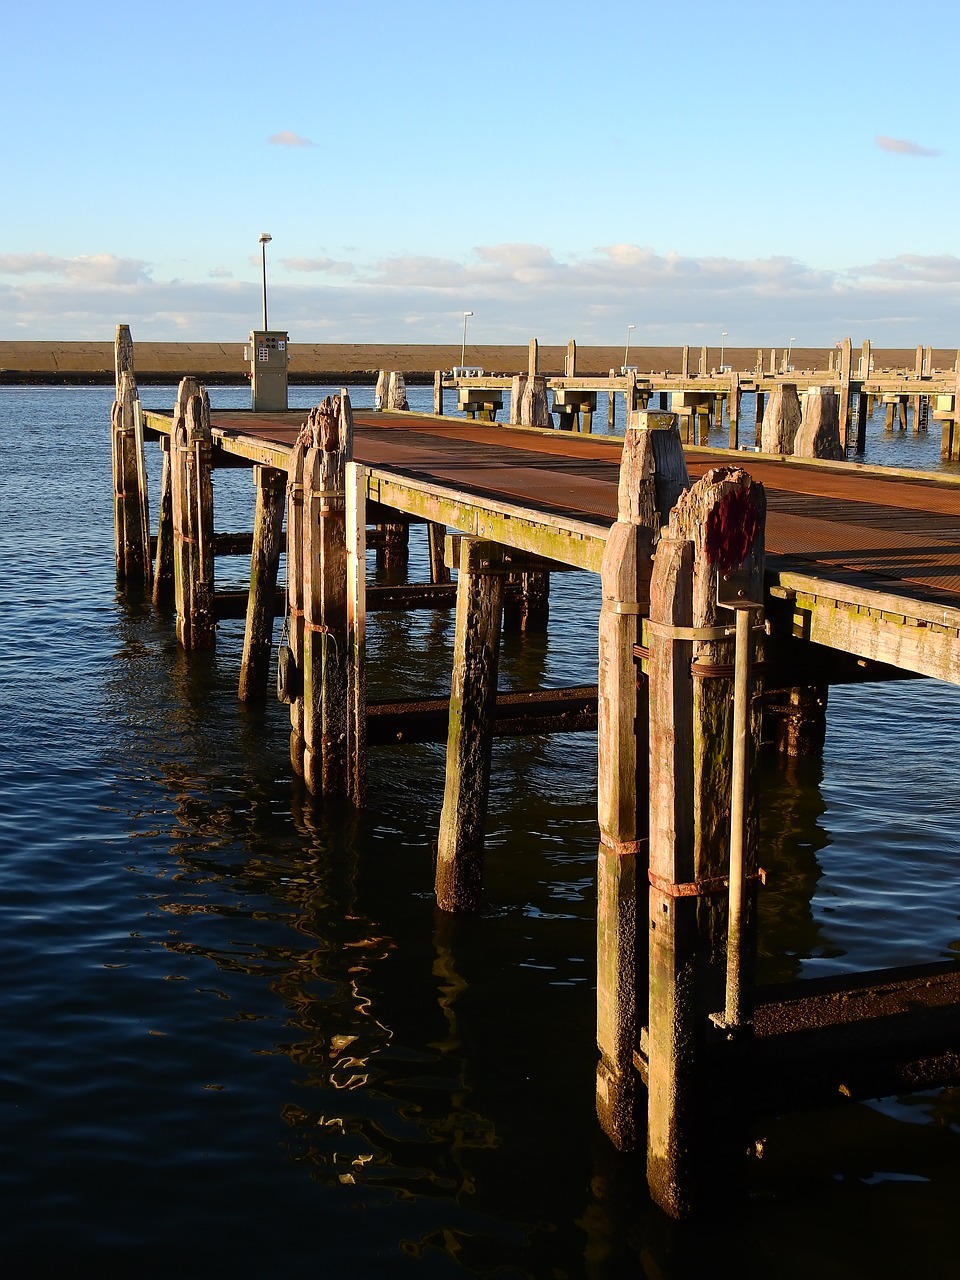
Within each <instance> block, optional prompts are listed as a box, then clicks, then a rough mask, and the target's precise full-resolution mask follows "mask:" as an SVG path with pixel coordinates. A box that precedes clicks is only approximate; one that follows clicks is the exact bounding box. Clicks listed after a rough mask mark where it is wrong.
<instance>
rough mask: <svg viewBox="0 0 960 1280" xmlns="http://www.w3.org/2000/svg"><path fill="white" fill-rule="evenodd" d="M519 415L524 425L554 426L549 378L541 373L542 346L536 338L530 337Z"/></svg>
mask: <svg viewBox="0 0 960 1280" xmlns="http://www.w3.org/2000/svg"><path fill="white" fill-rule="evenodd" d="M518 416H519V422H520V425H521V426H524V427H552V426H553V420H552V418H551V417H550V406H549V404H548V403H547V380H546V378H544V377H542V376H541V374H540V347H539V344H538V343H537V340H536V338H531V339H530V354H529V363H528V369H527V378H526V382H525V383H524V386H523V388H522V391H521V396H520V412H519V415H518Z"/></svg>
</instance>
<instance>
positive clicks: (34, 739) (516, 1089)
mask: <svg viewBox="0 0 960 1280" xmlns="http://www.w3.org/2000/svg"><path fill="white" fill-rule="evenodd" d="M324 393H325V391H324V390H323V389H320V388H312V389H311V388H296V389H294V391H293V392H292V397H293V396H295V397H296V401H297V403H300V404H303V405H304V406H306V405H310V404H313V403H315V402H316V401H317V400H318V399H319V398H320V397H321V396H322V394H324ZM420 397H422V402H423V403H424V404H428V403H429V397H430V392H429V391H418V390H417V389H413V390H412V391H411V399H412V400H414V402H415V403H417V402H418V398H420ZM111 398H112V395H111V393H110V392H109V391H108V390H106V389H101V388H63V389H60V388H57V389H54V388H38V387H28V388H0V441H2V449H3V467H2V469H0V510H2V522H0V546H2V548H3V553H4V554H3V566H2V576H0V591H2V596H3V618H4V622H5V626H4V628H3V638H2V642H0V643H2V651H3V669H4V680H3V685H2V695H0V696H2V698H3V703H4V715H3V717H2V721H0V743H2V752H3V766H4V767H3V787H2V791H0V797H2V802H0V803H2V807H0V839H2V847H0V966H2V988H0V1005H2V1037H0V1117H2V1124H0V1143H2V1148H0V1154H2V1158H0V1221H2V1229H0V1239H2V1241H3V1244H4V1268H3V1269H4V1274H5V1275H10V1276H34V1275H43V1274H46V1275H50V1274H54V1273H55V1270H54V1269H56V1272H59V1273H61V1274H63V1275H71V1276H73V1275H88V1274H89V1275H98V1276H113V1275H121V1274H123V1275H131V1276H171V1277H172V1276H180V1275H189V1276H194V1275H196V1276H201V1275H202V1276H217V1277H220V1276H224V1277H246V1276H258V1277H261V1276H270V1277H272V1276H283V1277H307V1276H309V1277H315V1276H328V1275H329V1276H356V1277H381V1276H384V1277H393V1276H397V1277H401V1276H403V1277H406V1276H410V1277H424V1278H426V1277H465V1276H491V1277H503V1278H507V1277H510V1278H517V1280H519V1278H521V1277H533V1278H534V1280H539V1278H541V1277H543V1278H551V1280H563V1278H567V1277H569V1278H571V1280H572V1278H574V1277H587V1278H589V1280H599V1278H606V1277H634V1276H649V1277H669V1278H679V1277H683V1278H686V1277H694V1276H696V1277H700V1276H712V1275H716V1274H741V1275H754V1274H756V1275H763V1276H770V1277H781V1276H782V1277H790V1278H792V1277H810V1276H817V1277H826V1278H830V1277H848V1276H874V1277H876V1276H881V1277H882V1276H901V1275H910V1276H923V1277H940V1276H943V1277H947V1276H951V1277H952V1276H955V1275H956V1270H957V1263H956V1249H957V1246H958V1245H960V1222H958V1216H957V1210H956V1205H957V1202H958V1196H960V1092H957V1091H950V1090H947V1091H940V1092H937V1093H934V1094H924V1095H918V1096H913V1097H907V1098H900V1099H888V1100H886V1101H884V1102H882V1103H878V1104H876V1105H871V1106H856V1107H851V1108H849V1109H846V1110H843V1111H837V1112H824V1113H815V1114H812V1115H811V1114H806V1115H804V1116H802V1117H798V1118H794V1117H787V1118H784V1119H781V1120H778V1121H776V1122H775V1123H771V1124H770V1125H769V1126H768V1128H767V1130H766V1139H767V1142H766V1155H765V1158H764V1159H763V1161H761V1162H760V1163H759V1164H758V1165H757V1168H756V1170H755V1174H754V1182H753V1195H752V1196H751V1198H750V1200H749V1201H748V1202H747V1203H746V1204H745V1205H744V1206H743V1207H742V1209H741V1210H739V1211H738V1212H737V1214H736V1215H735V1216H734V1217H733V1218H732V1219H731V1221H730V1223H729V1224H728V1226H727V1228H726V1229H725V1230H724V1231H723V1232H722V1233H720V1232H718V1231H717V1230H716V1228H715V1227H714V1226H711V1227H709V1228H690V1227H685V1228H677V1227H676V1226H675V1225H673V1224H671V1223H669V1222H668V1221H666V1220H665V1219H664V1218H663V1217H662V1216H661V1215H660V1214H659V1213H658V1212H657V1211H656V1210H654V1209H653V1208H652V1207H651V1206H650V1204H649V1201H648V1198H647V1194H646V1186H645V1178H644V1172H643V1167H642V1160H635V1159H628V1158H624V1157H621V1156H619V1155H617V1154H616V1153H615V1152H614V1151H613V1150H612V1149H611V1148H610V1146H609V1145H608V1143H607V1142H606V1139H605V1138H604V1137H603V1135H602V1134H601V1133H600V1132H599V1131H598V1128H597V1125H596V1121H595V1118H594V1110H593V1090H594V1072H595V1065H596V1051H595V1049H594V963H595V944H594V920H595V882H594V862H595V852H596V842H597V829H596V822H595V744H594V743H593V741H592V740H591V737H590V735H588V734H587V735H564V736H557V737H553V738H532V739H524V740H518V741H515V742H501V743H498V744H497V746H496V748H495V752H494V769H493V775H494V778H493V787H492V795H491V804H490V817H489V823H488V832H489V834H488V840H487V877H486V899H485V905H484V908H483V910H482V911H481V912H480V913H479V915H478V916H476V917H475V918H471V919H449V918H444V917H442V916H440V915H439V914H438V913H437V912H436V910H435V908H434V904H433V897H432V874H433V867H432V858H431V842H432V840H433V838H434V836H435V833H436V830H437V824H438V818H439V810H440V804H441V798H442V784H443V749H442V748H440V747H434V746H421V747H406V748H404V749H402V750H398V749H390V748H381V749H377V750H376V751H374V752H372V758H371V765H370V804H369V808H368V809H367V811H366V812H364V813H363V814H361V815H359V816H354V815H351V814H350V813H348V812H345V811H342V810H339V809H333V808H330V809H325V808H324V807H323V806H320V805H317V804H314V803H312V802H311V801H310V800H309V799H308V798H307V797H305V796H304V795H303V793H302V792H301V791H300V789H299V788H298V786H297V785H296V784H295V783H294V782H293V781H292V779H291V776H290V770H289V765H288V761H287V740H288V720H287V711H286V708H284V707H282V706H281V705H280V704H279V703H277V702H275V701H271V702H270V703H269V704H268V705H267V706H266V708H264V709H262V710H257V711H252V710H250V709H246V708H243V707H241V706H240V705H239V704H238V703H237V700H236V696H235V689H236V682H237V675H238V669H239V655H240V640H241V630H240V626H241V624H239V623H237V624H233V623H230V624H225V625H224V626H223V628H222V631H221V635H220V643H219V647H218V649H217V652H216V654H215V655H211V656H202V657H198V658H194V659H192V660H191V661H189V662H188V661H186V660H185V658H184V656H183V655H182V654H181V653H179V652H178V650H177V647H176V644H175V642H174V638H173V633H172V628H171V626H170V622H169V619H162V618H158V617H157V616H155V615H154V613H153V612H152V610H151V609H150V608H149V607H147V606H145V605H143V604H138V603H136V602H126V601H124V600H123V599H121V598H120V597H118V595H117V593H116V590H115V584H114V571H113V547H112V512H111V494H110V463H109V447H108V421H109V405H110V400H111ZM172 398H173V389H172V388H169V389H155V388H148V389H146V390H145V391H144V400H145V402H146V403H148V404H156V405H169V404H170V403H171V402H172ZM213 398H214V402H215V403H220V404H228V403H237V404H242V403H243V392H242V391H239V390H236V389H215V390H214V392H213ZM371 398H372V397H371V392H370V389H369V388H367V389H361V390H358V391H357V392H356V400H357V402H358V403H364V402H366V403H369V402H370V400H371ZM936 446H937V438H936V436H935V434H933V433H931V436H930V437H920V438H915V437H913V436H912V434H909V435H907V436H900V435H899V434H897V435H894V436H885V435H884V433H883V430H882V422H881V421H880V419H879V418H877V419H876V420H875V421H874V422H873V423H872V424H871V434H870V440H869V443H868V450H867V460H868V461H883V462H890V463H896V464H897V465H905V466H921V467H936V466H938V465H939V463H938V460H937V448H936ZM149 465H150V467H151V470H152V472H153V479H154V481H155V480H156V477H157V475H158V472H159V467H158V465H157V459H156V455H155V454H153V453H152V452H151V455H150V458H149ZM216 486H217V503H218V524H219V526H220V528H222V529H230V528H235V529H239V528H249V527H250V522H251V508H252V487H251V485H250V480H249V477H248V476H247V475H245V474H243V473H218V475H217V478H216ZM413 542H414V546H413V551H414V562H413V564H412V567H411V573H412V574H418V573H419V574H420V575H421V576H425V570H424V559H423V555H424V549H423V548H422V547H421V546H420V544H419V542H418V541H417V538H416V535H414V539H413ZM220 568H221V566H218V573H219V572H220ZM222 568H223V573H222V575H221V581H222V582H224V583H229V582H230V581H231V580H235V581H236V582H237V583H239V582H241V581H242V576H243V574H242V565H241V564H239V563H238V564H236V565H235V566H233V567H232V568H231V567H230V562H225V563H224V564H223V565H222ZM373 571H374V570H373V565H372V563H371V572H373ZM596 595H597V592H596V585H595V583H594V582H593V581H592V579H590V578H589V577H587V576H584V575H578V574H570V575H564V576H561V577H558V578H557V579H555V582H554V586H553V598H552V606H553V618H552V623H551V629H550V634H549V636H548V637H547V638H546V640H545V641H544V640H542V639H536V638H531V637H507V638H506V640H505V651H504V655H503V663H502V671H503V674H502V679H503V682H504V684H507V685H510V686H514V687H521V686H530V685H533V684H541V685H549V684H564V683H573V682H579V681H589V680H592V679H594V678H595V662H596V639H595V632H596V615H597V600H596ZM370 630H371V636H370V650H371V693H372V695H373V696H377V695H378V694H383V695H386V694H388V693H393V692H394V691H396V690H397V689H398V687H399V689H400V691H401V692H403V691H406V692H409V693H411V694H413V693H437V694H441V693H444V692H446V685H447V682H448V680H449V656H448V655H449V645H450V640H451V630H452V618H449V617H447V616H442V615H441V616H438V615H433V614H427V613H424V614H421V615H416V616H413V617H412V618H404V617H401V616H399V615H396V616H391V615H379V616H375V617H374V618H373V619H372V620H371V628H370ZM958 743H960V690H958V689H951V688H943V687H942V686H937V685H932V684H928V683H926V682H916V683H909V684H903V685H895V686H892V687H887V688H882V687H873V686H863V687H861V688H858V689H837V690H834V691H832V693H831V706H830V721H829V733H828V739H827V747H826V753H825V757H824V760H823V762H822V765H821V764H820V763H819V762H818V763H816V764H810V763H807V764H805V765H804V766H803V767H794V768H792V769H787V768H785V767H780V766H777V765H770V766H768V767H767V768H766V770H765V774H764V807H765V815H766V816H765V823H764V851H763V861H764V864H765V865H766V866H767V867H768V868H769V869H770V871H771V879H770V886H769V888H768V889H767V890H766V891H765V893H764V896H763V917H762V926H761V927H762V955H763V960H762V963H763V968H764V973H765V975H766V976H767V977H768V978H770V979H775V978H781V977H788V976H792V975H794V974H796V973H805V974H812V973H821V972H828V971H838V970H843V969H854V970H856V969H862V968H867V967H871V966H876V965H883V964H893V963H906V962H911V961H921V960H927V959H932V958H936V957H938V956H943V955H948V954H950V953H951V952H954V951H956V950H957V949H958V948H960V923H958V912H960V792H958V788H957V783H956V772H957V766H956V757H957V746H958Z"/></svg>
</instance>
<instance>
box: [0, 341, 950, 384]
mask: <svg viewBox="0 0 960 1280" xmlns="http://www.w3.org/2000/svg"><path fill="white" fill-rule="evenodd" d="M243 348H244V343H243V342H242V341H240V342H138V343H137V344H136V349H135V356H134V359H135V365H136V374H137V380H138V381H139V382H141V383H144V384H147V383H167V382H176V381H178V380H179V379H180V378H181V377H183V375H184V374H188V373H189V374H194V375H195V376H197V377H199V378H201V379H202V380H204V381H206V382H209V383H237V382H244V381H246V378H247V372H248V365H247V363H246V361H245V360H244V358H243ZM830 350H831V348H829V347H822V348H816V347H809V348H807V347H794V349H793V351H792V353H791V364H792V365H793V366H794V367H795V368H797V369H824V370H826V368H827V367H828V362H829V358H830ZM566 351H567V349H566V346H565V345H564V346H559V345H558V346H552V345H545V346H541V348H540V370H541V372H542V373H545V374H547V375H551V374H553V375H557V374H561V373H563V370H564V358H565V356H566ZM707 354H708V359H707V368H708V369H714V368H717V367H718V366H719V364H720V350H719V347H716V348H714V347H710V348H708V353H707ZM854 354H855V356H856V348H854ZM623 356H624V350H623V347H622V346H619V347H588V346H582V347H581V346H578V348H577V373H579V374H582V375H586V376H604V375H606V374H608V373H609V371H610V370H611V369H616V370H617V372H618V373H619V370H620V366H621V365H622V364H623ZM781 356H782V351H781V350H780V349H778V358H779V357H781ZM769 357H770V352H769V349H764V367H765V368H766V367H768V366H769ZM873 358H874V365H875V367H876V368H877V369H881V368H889V369H912V368H913V367H914V361H915V349H902V350H901V349H895V348H876V349H874V351H873ZM955 358H956V351H955V350H947V349H942V350H941V349H939V348H937V349H935V350H934V352H933V366H934V368H935V369H937V370H943V371H947V370H950V369H952V368H953V365H954V360H955ZM465 359H466V363H467V364H468V365H471V366H478V367H480V368H482V369H483V370H484V371H485V372H486V373H499V374H513V373H525V372H526V370H527V361H528V349H527V347H526V346H511V345H506V344H504V345H490V344H484V345H476V346H474V345H470V346H468V348H467V351H466V356H465ZM689 359H690V368H691V370H696V368H697V366H698V363H699V359H700V347H699V346H694V345H693V344H691V346H690V357H689ZM681 361H682V348H681V347H631V349H630V353H629V362H630V364H631V365H635V366H636V368H637V369H638V370H639V371H640V372H641V373H647V372H656V373H664V372H667V373H679V372H680V368H681ZM756 361H757V348H756V347H732V348H731V347H728V348H726V349H725V350H724V353H723V362H724V364H727V365H730V366H732V368H734V369H739V370H743V371H748V370H749V371H751V372H752V371H753V369H754V368H755V367H756ZM459 363H460V346H459V344H446V345H442V344H437V345H429V344H414V343H405V344H403V343H354V342H343V343H330V342H328V343H313V342H303V343H301V342H291V343H290V368H289V377H290V381H291V382H336V381H343V382H367V381H371V380H372V379H374V378H375V377H376V375H377V372H378V371H379V370H380V369H388V370H389V369H398V370H399V371H400V372H401V373H402V374H403V375H404V377H405V378H406V380H407V381H408V382H411V383H415V382H432V380H433V374H434V371H435V370H436V369H451V368H452V367H453V366H454V365H456V364H459ZM113 376H114V375H113V343H112V342H29V341H0V383H29V382H39V383H76V384H81V383H111V382H113Z"/></svg>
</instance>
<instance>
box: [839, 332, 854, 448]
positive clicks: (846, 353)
mask: <svg viewBox="0 0 960 1280" xmlns="http://www.w3.org/2000/svg"><path fill="white" fill-rule="evenodd" d="M852 366H853V347H852V344H851V342H850V339H849V338H844V340H843V347H842V348H841V352H840V396H839V402H838V406H837V411H838V418H839V424H840V449H841V453H840V457H841V458H843V457H844V455H845V454H846V449H847V436H848V433H849V431H850V380H851V375H852Z"/></svg>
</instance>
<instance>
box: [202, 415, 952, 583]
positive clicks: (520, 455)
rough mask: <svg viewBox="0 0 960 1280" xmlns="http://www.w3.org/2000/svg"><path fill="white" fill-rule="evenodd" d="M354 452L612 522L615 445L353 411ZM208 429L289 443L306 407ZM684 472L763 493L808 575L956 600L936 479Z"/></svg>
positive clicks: (789, 558)
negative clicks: (757, 486)
mask: <svg viewBox="0 0 960 1280" xmlns="http://www.w3.org/2000/svg"><path fill="white" fill-rule="evenodd" d="M354 416H355V423H356V440H355V456H356V458H357V460H358V461H360V462H364V463H367V464H368V465H371V466H378V467H386V468H395V469H396V470H398V471H400V472H402V473H404V474H405V475H407V476H410V477H414V478H420V479H423V480H425V481H430V482H433V483H439V484H444V485H447V486H450V487H453V488H458V489H463V490H466V491H468V492H470V493H471V494H473V495H475V496H477V497H480V498H481V499H482V498H483V497H489V498H492V499H494V500H496V499H500V500H503V501H510V502H514V503H520V504H522V505H528V506H530V507H531V508H534V509H535V510H538V511H540V512H542V513H543V514H544V516H545V517H546V518H548V519H549V517H550V515H551V514H554V515H561V514H562V515H571V516H575V517H577V518H579V519H585V520H594V521H596V522H597V523H598V524H610V523H612V522H613V521H614V520H615V519H616V515H617V480H618V474H619V463H620V444H619V441H616V442H614V441H610V440H609V439H604V438H591V437H590V436H582V435H578V434H574V433H568V432H560V431H555V432H551V433H550V434H538V433H532V432H521V431H517V430H511V429H508V428H504V427H501V426H498V425H496V424H491V423H482V422H474V421H472V420H470V419H463V418H453V417H451V418H445V419H436V418H420V417H418V416H416V415H413V414H410V415H403V416H402V417H401V416H394V415H380V414H375V413H367V412H359V413H356V414H355V415H354ZM212 417H213V422H214V425H215V426H217V427H220V428H223V429H227V430H230V431H231V432H233V431H236V432H238V433H241V434H244V435H248V436H253V437H255V438H259V439H262V440H269V441H275V442H277V443H281V444H290V443H292V441H293V440H294V439H295V438H296V434H297V431H298V430H299V426H300V424H301V423H302V421H303V420H304V417H305V414H304V412H303V411H296V412H294V411H291V412H290V413H287V414H284V415H271V418H270V419H269V420H266V419H264V418H254V417H253V415H252V414H249V413H246V414H244V413H231V412H226V413H223V412H217V411H215V412H214V414H213V415H212ZM688 465H689V467H690V471H691V475H692V476H693V477H694V478H696V476H698V475H700V474H702V473H703V472H704V471H705V470H707V469H708V468H709V467H711V466H730V465H736V466H742V467H743V468H744V469H745V470H747V471H748V472H749V473H750V475H751V476H753V478H754V479H756V480H759V481H761V482H762V483H763V485H764V488H765V490H766V493H767V504H768V517H767V548H768V553H769V554H770V555H771V556H773V557H777V558H782V559H783V560H784V562H785V563H786V562H789V563H790V564H791V565H793V566H796V567H802V568H803V570H804V571H805V572H809V573H813V574H816V575H818V576H823V577H825V578H830V577H831V576H843V577H844V578H845V579H846V580H849V576H850V573H851V572H854V573H856V574H857V575H858V577H859V578H860V579H861V580H862V582H863V585H864V586H873V587H876V588H877V589H880V590H885V591H887V592H894V593H902V594H904V595H907V596H917V597H920V598H929V599H936V600H943V599H944V598H951V599H953V600H954V602H955V603H956V602H958V601H960V487H957V486H950V485H947V484H938V483H937V480H936V477H934V476H931V477H930V478H929V479H919V478H914V479H908V478H904V477H900V476H895V475H889V476H888V475H884V474H879V475H878V474H877V472H876V471H873V472H865V471H864V470H862V469H860V468H856V467H852V466H851V467H850V468H849V469H844V470H842V471H838V470H828V469H825V468H818V467H804V466H802V465H796V466H793V465H784V464H783V463H778V462H776V461H772V460H770V459H763V458H758V457H754V456H752V455H750V454H749V453H746V454H744V453H736V454H734V453H730V452H724V451H717V452H716V453H715V454H713V453H711V454H701V453H697V454H695V455H688Z"/></svg>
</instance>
